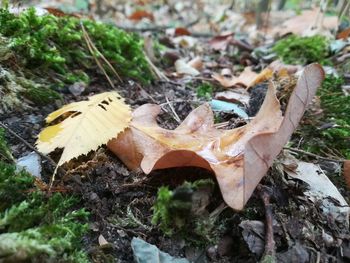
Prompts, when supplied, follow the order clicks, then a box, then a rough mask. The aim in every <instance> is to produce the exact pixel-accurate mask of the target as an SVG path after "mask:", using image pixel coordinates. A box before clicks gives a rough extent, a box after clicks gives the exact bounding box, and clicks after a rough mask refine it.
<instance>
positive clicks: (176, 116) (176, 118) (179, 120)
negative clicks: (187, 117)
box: [165, 96, 181, 124]
mask: <svg viewBox="0 0 350 263" xmlns="http://www.w3.org/2000/svg"><path fill="white" fill-rule="evenodd" d="M165 99H166V101H167V103H168V105H169V108H170V109H171V111H172V113H173V114H174V119H175V120H176V121H177V123H179V124H180V123H181V119H180V117H179V115H177V113H176V111H175V109H174V107H173V105H172V104H171V103H170V101H169V99H168V97H167V96H165Z"/></svg>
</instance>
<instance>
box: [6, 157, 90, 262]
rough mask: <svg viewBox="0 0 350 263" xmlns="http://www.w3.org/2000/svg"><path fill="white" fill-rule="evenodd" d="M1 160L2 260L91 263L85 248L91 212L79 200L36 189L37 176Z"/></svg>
mask: <svg viewBox="0 0 350 263" xmlns="http://www.w3.org/2000/svg"><path fill="white" fill-rule="evenodd" d="M15 169H16V168H15V167H14V166H13V165H9V164H6V163H4V162H1V161H0V204H1V206H0V258H2V259H4V260H5V261H6V262H20V261H25V260H27V261H30V260H32V259H34V258H41V260H40V262H53V261H56V262H57V260H59V261H60V262H88V258H87V255H86V253H85V252H84V251H83V250H82V248H81V243H80V242H81V238H82V236H83V234H84V233H85V232H86V231H87V229H88V226H87V224H85V223H83V222H86V220H87V216H88V213H87V212H86V211H85V210H84V209H79V210H73V208H74V206H76V205H77V204H78V199H77V198H75V197H72V196H70V197H69V196H65V195H62V194H60V193H54V194H53V195H52V196H51V197H46V196H45V194H44V193H43V192H41V191H39V190H37V189H35V186H34V177H33V176H32V175H30V174H28V173H26V172H24V171H21V172H16V171H15Z"/></svg>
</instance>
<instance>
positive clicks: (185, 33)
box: [175, 27, 191, 37]
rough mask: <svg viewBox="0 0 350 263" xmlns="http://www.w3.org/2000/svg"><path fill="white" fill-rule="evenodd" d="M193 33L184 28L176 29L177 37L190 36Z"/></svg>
mask: <svg viewBox="0 0 350 263" xmlns="http://www.w3.org/2000/svg"><path fill="white" fill-rule="evenodd" d="M190 35H191V32H190V31H188V30H187V29H186V28H184V27H177V28H175V36H177V37H178V36H190Z"/></svg>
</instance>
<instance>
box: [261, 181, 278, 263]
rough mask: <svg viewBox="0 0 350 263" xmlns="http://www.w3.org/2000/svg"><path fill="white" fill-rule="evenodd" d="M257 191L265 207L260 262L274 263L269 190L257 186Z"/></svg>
mask: <svg viewBox="0 0 350 263" xmlns="http://www.w3.org/2000/svg"><path fill="white" fill-rule="evenodd" d="M258 190H259V193H260V197H261V199H262V201H263V203H264V207H265V221H266V222H265V251H264V255H263V257H262V260H261V262H270V263H271V262H276V248H275V240H274V238H273V212H272V204H271V203H270V197H271V189H270V188H268V187H266V186H263V185H259V186H258Z"/></svg>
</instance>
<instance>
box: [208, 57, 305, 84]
mask: <svg viewBox="0 0 350 263" xmlns="http://www.w3.org/2000/svg"><path fill="white" fill-rule="evenodd" d="M300 69H301V67H300V66H296V65H286V64H284V63H282V62H281V61H280V60H276V61H273V62H272V63H271V64H270V65H268V66H267V67H266V68H265V69H264V70H262V71H261V72H260V73H259V74H258V73H256V72H254V71H252V69H251V67H246V68H244V70H243V72H242V73H241V74H240V75H239V76H238V77H235V76H232V74H231V73H230V71H228V70H227V69H223V70H222V71H221V74H217V73H214V74H213V76H212V77H213V79H215V80H217V81H218V82H219V83H220V84H221V86H223V87H224V88H231V87H234V86H237V85H240V86H243V87H246V88H250V87H252V86H254V85H256V84H258V83H261V82H264V81H266V80H269V79H271V78H272V77H273V74H274V73H276V74H277V76H279V78H287V77H288V78H289V77H290V75H291V74H294V73H295V72H297V71H298V70H300Z"/></svg>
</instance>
